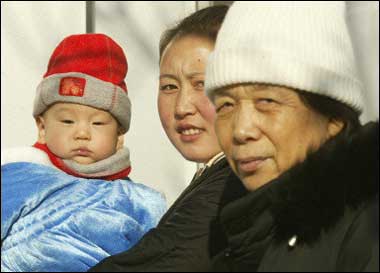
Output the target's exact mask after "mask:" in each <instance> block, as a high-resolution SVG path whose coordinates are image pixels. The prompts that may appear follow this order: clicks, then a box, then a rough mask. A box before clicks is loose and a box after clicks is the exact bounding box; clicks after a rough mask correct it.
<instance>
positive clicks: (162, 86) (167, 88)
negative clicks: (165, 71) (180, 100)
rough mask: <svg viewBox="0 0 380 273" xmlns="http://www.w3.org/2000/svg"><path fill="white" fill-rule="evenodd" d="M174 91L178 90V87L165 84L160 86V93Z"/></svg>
mask: <svg viewBox="0 0 380 273" xmlns="http://www.w3.org/2000/svg"><path fill="white" fill-rule="evenodd" d="M175 89H178V87H177V86H176V85H174V84H165V85H161V86H160V90H161V91H171V90H175Z"/></svg>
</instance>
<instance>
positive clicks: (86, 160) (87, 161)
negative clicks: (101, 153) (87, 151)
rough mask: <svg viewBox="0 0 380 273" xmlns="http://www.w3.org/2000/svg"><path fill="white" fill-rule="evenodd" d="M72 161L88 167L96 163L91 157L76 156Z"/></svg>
mask: <svg viewBox="0 0 380 273" xmlns="http://www.w3.org/2000/svg"><path fill="white" fill-rule="evenodd" d="M71 160H72V161H74V162H76V163H78V164H82V165H88V164H92V163H95V162H96V160H94V159H92V158H91V157H85V156H75V157H73V158H71Z"/></svg>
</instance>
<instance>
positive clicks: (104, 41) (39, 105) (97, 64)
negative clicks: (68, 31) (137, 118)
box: [33, 34, 131, 132]
mask: <svg viewBox="0 0 380 273" xmlns="http://www.w3.org/2000/svg"><path fill="white" fill-rule="evenodd" d="M127 70H128V64H127V59H126V57H125V55H124V52H123V50H122V48H121V47H120V46H119V45H118V44H117V43H116V42H115V41H114V40H112V39H111V38H110V37H108V36H106V35H104V34H79V35H72V36H69V37H67V38H65V39H64V40H63V41H62V42H61V43H60V44H59V45H58V46H57V47H56V49H55V50H54V52H53V54H52V56H51V57H50V60H49V64H48V68H47V71H46V73H45V75H44V79H43V80H42V81H41V83H40V84H39V86H38V88H37V95H36V98H35V102H34V110H33V116H34V117H37V116H39V115H41V114H42V113H43V112H44V111H45V110H46V109H47V108H48V107H49V106H50V105H52V104H53V103H56V102H71V103H78V104H83V105H88V106H92V107H95V108H99V109H102V110H105V111H108V112H110V113H111V114H112V115H113V116H114V117H115V118H116V119H117V120H118V121H119V123H120V125H121V126H122V127H123V129H124V131H125V132H126V131H128V129H129V124H130V117H131V104H130V100H129V98H128V94H127V87H126V84H125V82H124V78H125V76H126V74H127Z"/></svg>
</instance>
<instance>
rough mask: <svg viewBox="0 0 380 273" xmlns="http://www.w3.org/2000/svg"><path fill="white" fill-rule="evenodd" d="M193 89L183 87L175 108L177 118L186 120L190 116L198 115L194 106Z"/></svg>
mask: <svg viewBox="0 0 380 273" xmlns="http://www.w3.org/2000/svg"><path fill="white" fill-rule="evenodd" d="M194 92H195V91H194V90H192V88H191V87H186V86H185V87H183V88H181V90H180V91H179V92H178V96H177V101H176V106H175V118H176V119H184V118H185V117H186V116H188V115H194V114H195V113H196V111H197V110H196V109H197V108H196V106H195V105H194V102H193V100H194V98H193V97H194V94H193V93H194Z"/></svg>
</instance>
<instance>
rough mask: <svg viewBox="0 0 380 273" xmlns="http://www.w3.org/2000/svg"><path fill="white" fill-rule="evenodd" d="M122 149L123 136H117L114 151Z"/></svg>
mask: <svg viewBox="0 0 380 273" xmlns="http://www.w3.org/2000/svg"><path fill="white" fill-rule="evenodd" d="M123 147H124V134H119V136H118V137H117V143H116V151H119V150H120V149H123Z"/></svg>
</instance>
